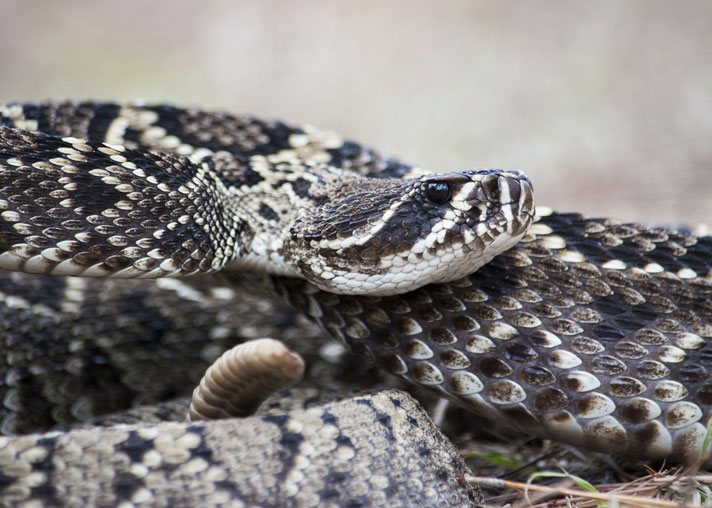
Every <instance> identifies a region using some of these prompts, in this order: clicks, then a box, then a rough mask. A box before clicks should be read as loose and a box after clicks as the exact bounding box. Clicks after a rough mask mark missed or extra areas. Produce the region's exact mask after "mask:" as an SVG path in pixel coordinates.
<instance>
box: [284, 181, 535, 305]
mask: <svg viewBox="0 0 712 508" xmlns="http://www.w3.org/2000/svg"><path fill="white" fill-rule="evenodd" d="M366 182H368V183H365V182H363V181H361V182H359V183H358V184H359V186H360V187H359V188H360V189H361V191H360V194H358V195H357V196H356V197H354V194H352V190H353V189H352V188H351V187H350V185H346V188H345V189H341V190H340V195H339V196H338V197H337V198H336V199H335V200H334V201H332V202H330V203H329V204H328V207H326V209H324V208H320V209H318V210H315V212H314V213H312V214H308V215H306V216H304V217H300V218H299V219H298V220H297V221H296V223H295V224H296V225H295V227H293V228H292V229H291V235H292V237H291V244H289V245H288V246H287V249H286V251H287V252H288V253H289V252H291V253H295V254H292V255H293V257H294V263H295V265H296V266H297V267H298V269H299V270H300V271H301V273H302V274H303V276H304V278H306V279H307V280H309V281H310V282H311V283H313V284H314V285H316V286H317V287H319V288H320V289H322V290H324V291H330V292H334V293H349V294H369V295H380V296H382V295H390V294H399V293H404V292H407V291H411V290H413V289H417V288H419V287H421V286H424V285H426V284H430V283H437V282H449V281H452V280H456V279H459V278H461V277H463V276H465V275H467V274H469V273H472V272H474V271H476V270H477V269H478V268H480V267H481V266H482V265H484V264H485V263H487V262H488V261H490V260H491V259H492V258H493V257H494V256H496V255H498V254H500V253H501V252H503V251H504V250H507V249H509V248H511V247H512V246H514V245H515V244H516V243H517V242H518V241H519V240H520V239H521V237H522V236H523V235H524V233H525V232H526V230H527V228H528V227H529V225H530V224H531V222H532V220H533V216H534V201H533V191H532V187H531V183H530V182H529V179H528V178H527V177H526V176H525V175H524V174H523V173H521V172H518V171H504V170H473V171H464V172H458V173H447V174H441V175H427V176H424V177H421V178H418V179H412V180H373V179H366ZM349 183H350V184H351V183H352V182H349ZM364 188H366V189H367V190H366V191H365V192H364V191H363V189H364ZM335 224H340V225H341V226H334V225H335ZM305 253H306V255H305Z"/></svg>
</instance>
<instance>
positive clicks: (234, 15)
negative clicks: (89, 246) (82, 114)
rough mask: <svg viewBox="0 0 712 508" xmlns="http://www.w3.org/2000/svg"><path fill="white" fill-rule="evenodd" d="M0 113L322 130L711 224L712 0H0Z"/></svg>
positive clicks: (632, 214) (564, 205)
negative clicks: (34, 108) (135, 115)
mask: <svg viewBox="0 0 712 508" xmlns="http://www.w3.org/2000/svg"><path fill="white" fill-rule="evenodd" d="M0 34H2V35H1V38H0V40H1V41H2V42H1V43H0V101H2V102H6V101H27V100H43V99H68V98H70V99H87V98H94V99H104V100H107V99H109V100H131V99H137V98H140V99H145V100H148V101H151V102H170V103H177V104H180V105H194V106H200V107H204V108H209V109H225V110H229V111H232V112H249V113H254V114H257V115H260V116H264V117H272V118H279V119H282V120H285V121H287V122H292V123H303V122H307V123H311V124H314V125H316V126H318V127H321V128H325V129H331V130H335V131H337V132H339V133H341V134H342V135H344V136H346V137H348V138H351V139H354V140H357V141H361V142H363V143H365V144H368V145H371V146H374V147H377V148H380V149H382V150H383V151H385V152H388V153H390V154H393V155H397V156H399V157H400V158H402V159H403V160H405V161H408V162H414V163H418V164H420V165H422V166H424V167H427V168H431V169H433V170H443V171H444V170H454V169H468V168H475V167H505V168H511V169H515V168H518V169H523V170H525V171H526V172H527V173H528V174H529V176H530V177H531V179H532V181H533V183H534V188H535V191H536V193H537V203H538V204H540V205H541V204H546V205H548V206H551V207H554V208H556V209H558V210H561V211H581V212H584V213H586V214H588V215H595V216H615V217H618V218H621V219H625V220H636V221H641V222H646V223H655V224H679V223H690V224H697V223H699V222H708V223H712V3H710V2H708V1H706V0H699V1H695V0H691V1H685V2H670V1H666V0H627V1H626V2H619V1H597V2H585V1H571V2H565V1H558V0H539V1H537V2H526V1H511V0H504V1H497V2H493V1H486V0H477V1H473V0H462V1H455V0H453V1H444V2H433V1H427V0H422V1H417V0H391V1H388V2H384V1H382V0H379V1H376V0H360V1H358V2H356V1H351V2H339V1H329V0H301V1H299V2H288V1H286V0H284V1H260V2H258V1H253V2H246V1H228V0H225V1H219V0H170V1H169V0H154V1H150V2H146V1H143V0H122V1H120V2H119V1H114V2H97V1H93V0H86V1H81V0H65V1H63V2H51V1H33V2H30V1H27V0H2V2H0Z"/></svg>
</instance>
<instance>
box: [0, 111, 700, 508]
mask: <svg viewBox="0 0 712 508" xmlns="http://www.w3.org/2000/svg"><path fill="white" fill-rule="evenodd" d="M0 123H2V124H4V125H6V126H8V127H12V129H3V130H2V131H0V132H2V134H0V138H1V139H2V146H0V204H2V210H3V212H2V213H0V217H1V218H2V219H3V221H4V222H3V223H2V230H1V231H0V247H2V250H3V251H4V252H3V253H2V254H0V266H2V267H3V268H5V269H14V270H24V271H29V272H40V273H54V274H59V275H83V276H101V275H106V274H108V273H110V272H111V273H114V274H116V273H118V274H119V275H123V276H132V277H136V276H139V277H140V276H145V275H148V276H165V275H172V274H179V275H186V274H191V273H196V272H212V271H220V275H221V276H223V277H224V278H225V279H227V280H232V279H234V278H235V277H236V276H237V275H236V274H237V273H238V272H239V271H240V270H245V269H250V270H252V271H254V270H258V269H262V268H263V267H265V266H270V267H271V270H272V273H273V274H274V275H271V276H269V277H268V278H265V280H264V281H263V282H264V283H265V284H266V285H268V286H269V287H270V288H271V289H272V290H273V291H275V292H277V293H278V294H280V295H281V296H283V297H284V298H286V299H287V301H289V302H290V303H291V304H292V306H294V307H295V308H296V309H298V310H300V311H301V312H303V313H304V314H306V315H308V316H310V317H312V318H313V319H314V320H316V321H317V322H318V323H319V324H320V325H322V327H323V328H324V329H326V330H327V331H328V332H329V333H330V334H332V335H333V336H335V337H337V338H338V339H340V340H342V341H344V342H346V343H348V344H349V346H350V347H351V349H352V350H354V351H355V352H356V353H357V354H359V355H361V356H362V357H365V358H367V359H369V360H372V361H376V362H378V363H379V364H381V365H382V366H384V367H385V368H386V369H387V370H389V371H390V372H393V373H396V374H398V375H400V376H402V377H405V378H407V379H409V380H412V381H415V382H417V383H419V384H421V385H425V386H428V387H430V388H432V389H434V390H436V391H438V392H439V393H441V394H442V395H443V396H446V397H449V398H451V399H454V400H455V401H457V402H458V403H461V404H464V405H466V406H467V407H470V408H471V409H474V410H475V411H476V412H477V413H479V414H482V415H485V416H488V417H491V418H494V419H499V420H503V421H505V422H506V423H508V424H510V425H514V426H517V427H520V428H522V429H524V430H526V431H528V432H532V433H534V434H537V435H540V436H544V437H555V438H556V439H559V440H563V441H567V442H570V443H573V444H575V445H578V446H585V447H589V448H593V449H599V450H604V451H612V452H616V453H624V454H631V455H640V456H648V457H664V456H669V455H673V454H674V455H675V456H676V457H677V458H679V459H682V460H686V461H692V460H694V458H696V457H697V456H698V455H699V451H700V448H701V443H702V440H703V437H704V434H705V424H706V422H707V419H708V418H709V416H710V414H709V413H710V406H711V404H712V383H708V382H707V378H708V375H709V374H708V368H709V365H710V362H712V355H710V353H709V350H708V346H707V340H706V339H707V338H708V337H710V336H712V326H711V324H710V317H711V316H712V301H711V299H710V295H711V294H712V282H710V280H709V274H708V272H709V268H708V266H709V259H710V253H712V239H710V238H706V237H703V238H698V237H695V236H694V235H690V234H687V233H684V232H675V231H668V230H664V229H656V228H648V227H644V226H640V225H635V224H622V223H618V222H616V221H612V220H597V219H585V218H583V217H581V216H579V215H577V214H558V213H554V212H550V211H548V210H546V209H543V208H539V209H538V217H537V219H536V223H535V224H533V225H532V226H531V227H530V228H529V230H528V232H526V233H525V229H526V228H527V226H529V223H530V222H531V220H532V214H533V202H532V199H531V192H530V184H529V182H528V180H527V179H526V177H524V176H523V175H521V174H518V173H514V172H508V171H485V172H474V171H468V172H460V173H451V174H447V175H445V176H443V175H440V176H427V175H426V176H422V175H423V174H425V172H424V171H422V170H420V169H419V168H416V167H412V166H409V165H406V164H402V163H400V162H398V161H396V160H395V159H391V158H388V157H384V156H382V155H380V154H379V153H377V152H375V151H373V150H370V149H367V148H364V147H362V146H360V145H358V144H356V143H352V142H348V141H343V140H341V139H340V138H339V137H338V136H336V135H333V134H330V133H323V132H321V131H317V130H315V129H313V128H310V127H303V128H293V127H289V126H286V125H284V124H282V123H279V122H265V121H262V120H258V119H255V118H252V117H246V116H243V117H239V116H232V115H227V114H212V113H205V112H202V111H198V110H184V109H179V108H173V107H170V106H136V105H116V104H98V103H84V104H69V103H63V104H44V105H9V106H6V107H4V108H2V109H0ZM34 131H39V133H34ZM104 142H105V143H106V144H104V145H102V143H104ZM116 145H120V146H116ZM275 175H276V176H275ZM412 175H416V178H415V179H413V180H409V179H406V178H405V177H408V176H412ZM362 176H368V177H369V178H366V179H364V178H363V177H362ZM338 189H344V190H345V192H343V193H341V194H339V191H338ZM275 190H278V191H279V192H275ZM285 196H286V197H285ZM227 198H234V199H227ZM329 198H334V201H333V203H334V204H333V205H332V206H329V203H330V202H329ZM295 199H296V200H297V202H301V201H303V200H307V201H308V202H310V203H311V204H312V205H311V206H314V205H316V204H319V205H324V204H326V210H327V211H328V213H321V212H319V213H315V214H312V215H313V216H309V217H307V216H308V215H309V213H308V211H306V212H305V210H309V209H307V208H299V210H297V213H296V215H294V212H295V210H294V209H293V208H291V209H290V206H291V207H294V205H293V203H294V202H295ZM299 200H301V201H299ZM475 202H476V205H473V203H475ZM290 203H292V205H290ZM423 203H425V204H426V206H423ZM487 203H489V208H488V206H487ZM449 205H453V206H452V207H450V208H448V206H449ZM428 206H432V208H433V210H435V212H434V215H430V216H428V215H427V214H425V215H423V214H422V213H421V212H422V210H423V209H426V210H427V208H428ZM347 207H354V208H347ZM361 210H366V211H368V212H369V213H370V214H371V215H369V214H366V213H360V211H361ZM453 210H461V211H464V212H467V213H469V216H470V217H473V219H471V220H470V219H466V220H464V221H463V220H461V219H460V218H459V217H460V216H459V215H458V216H457V217H456V216H455V214H454V213H453ZM406 211H407V212H408V213H409V214H405V213H404V212H406ZM374 212H375V215H376V222H370V221H371V220H372V217H373V216H374ZM448 213H449V215H448ZM290 214H292V216H293V217H292V220H291V225H290V226H289V228H288V229H289V231H288V234H287V236H286V237H285V236H282V238H287V240H283V241H282V243H280V244H279V245H275V244H274V243H272V240H271V239H273V238H274V237H275V236H276V235H277V234H278V233H280V232H281V233H282V234H284V233H285V231H284V228H283V227H282V226H277V224H281V223H280V222H279V216H280V215H285V216H288V215H290ZM468 221H469V222H468ZM480 221H482V222H480ZM390 223H397V224H399V225H400V226H401V227H404V228H405V229H402V230H401V231H402V232H400V233H399V232H398V231H397V230H391V231H388V232H387V233H386V234H383V236H380V237H379V235H380V234H381V233H382V232H383V231H385V229H384V228H385V226H384V224H390ZM465 224H467V227H470V228H471V229H468V230H465V226H464V225H465ZM460 227H462V228H463V229H462V231H457V229H458V228H460ZM478 227H479V231H478ZM256 230H257V232H256ZM278 230H281V231H278ZM354 232H356V233H359V234H362V235H365V236H363V237H362V239H358V237H354V236H350V234H351V233H354ZM454 232H456V233H457V234H454ZM346 233H349V236H347V235H346ZM416 233H417V234H416ZM290 235H291V236H290ZM418 235H424V236H418ZM428 235H430V236H428ZM466 237H468V238H467V241H465V240H464V239H465V238H466ZM483 238H484V239H485V240H486V242H485V243H487V244H493V245H494V246H495V247H496V248H498V250H496V251H492V252H489V253H487V254H484V255H483V256H482V257H481V259H478V260H477V261H476V262H475V263H471V262H468V263H466V264H465V265H463V266H462V267H461V268H456V269H454V270H453V271H452V272H450V273H447V274H445V275H443V273H441V272H438V273H435V275H432V276H430V278H428V276H426V277H425V278H420V277H418V278H415V277H414V278H411V277H409V276H403V274H404V273H409V272H408V271H406V270H401V271H400V272H398V271H396V273H397V274H399V275H394V276H391V279H392V281H394V282H395V285H396V286H398V285H399V284H401V283H404V281H405V283H406V284H407V285H406V286H400V287H397V288H395V289H394V288H393V287H390V286H389V287H385V289H384V286H382V285H381V282H374V281H376V280H378V281H380V280H382V278H383V272H384V270H385V264H386V263H385V262H383V261H382V260H383V259H384V258H386V259H387V261H388V263H387V264H388V266H389V267H392V266H403V265H404V264H405V261H408V262H409V263H411V264H412V265H413V266H415V265H419V264H421V263H422V266H423V268H427V267H437V268H439V267H440V266H441V265H442V263H429V262H428V261H430V259H435V256H436V255H437V254H436V252H435V251H436V250H437V248H436V247H437V246H438V245H441V246H445V247H447V246H452V245H456V246H458V247H457V248H458V249H460V250H463V249H464V247H463V246H464V245H469V244H471V243H472V242H475V243H479V244H480V245H478V249H480V248H482V247H483V246H484V245H483V244H482V241H483ZM374 239H375V241H374V242H372V243H367V242H368V241H371V240H374ZM517 240H521V241H520V242H519V243H518V244H517V245H516V246H515V247H514V248H510V247H512V245H514V243H516V242H517ZM418 242H420V243H418ZM247 244H253V245H254V246H255V248H254V249H252V250H251V251H250V252H249V253H247V254H245V253H244V252H243V251H242V250H241V246H243V245H247ZM393 245H398V246H399V247H397V248H393V247H392V246H393ZM401 246H402V247H404V248H401ZM309 247H311V248H313V249H315V250H316V251H317V252H307V248H309ZM406 249H407V250H408V251H409V253H407V254H405V255H403V254H400V252H401V251H403V250H406ZM431 249H432V250H431ZM507 249H508V250H507ZM445 250H446V251H447V252H444V254H443V255H444V256H445V258H446V260H447V259H448V258H450V257H456V256H455V254H456V253H455V252H454V251H453V249H452V248H450V250H447V249H445ZM503 251H504V252H503ZM499 252H503V253H501V254H500V255H498V256H497V257H495V258H494V259H491V258H492V257H493V256H494V255H495V254H498V253H499ZM423 253H425V254H424V255H423ZM317 254H323V257H322V258H320V259H321V260H320V261H314V260H315V259H317V258H316V255H317ZM416 255H417V256H420V257H417V256H416ZM423 256H425V257H423ZM344 257H345V258H353V259H360V260H362V262H361V265H360V267H359V270H356V271H358V272H359V273H358V274H357V275H355V276H353V277H351V276H349V275H348V274H349V273H352V272H353V271H352V269H351V268H350V267H347V266H346V265H344V264H343V258H344ZM409 257H410V258H411V259H408V258H409ZM414 257H415V258H416V259H414ZM289 259H291V260H292V261H291V262H288V261H285V260H289ZM324 259H326V260H330V261H324ZM490 259H491V261H490ZM305 260H308V261H305ZM488 261H489V262H488ZM483 263H486V264H484V266H482V265H483ZM409 266H411V265H409ZM476 268H479V269H478V270H477V271H475V272H474V273H472V274H470V275H467V274H468V273H470V272H471V271H472V270H474V269H476ZM436 271H437V270H436ZM324 274H326V276H323V275H324ZM294 275H298V276H299V277H303V278H294V277H290V276H294ZM373 276H378V277H377V278H374V277H373ZM305 279H307V280H305ZM67 280H68V281H72V280H83V279H67ZM434 280H439V281H442V282H439V283H432V284H429V285H426V286H422V284H426V283H428V282H433V281H434ZM334 281H336V283H337V284H336V285H334V284H333V282H334ZM129 282H130V281H127V283H129ZM67 284H75V285H76V286H77V288H76V289H77V291H82V290H84V289H83V288H82V287H81V283H77V282H71V283H67ZM418 286H422V287H418ZM68 287H69V286H66V287H65V288H64V289H63V290H62V291H64V292H65V293H66V292H67V291H66V288H68ZM320 287H321V288H320ZM364 287H366V289H365V290H363V288H364ZM359 288H361V289H359ZM404 290H405V291H407V292H406V293H400V294H394V295H392V294H388V293H392V292H393V291H404ZM334 291H336V292H334ZM69 292H70V293H71V291H69ZM358 292H363V293H369V292H370V293H371V294H364V295H356V294H355V293H358ZM337 293H341V294H337ZM197 296H198V297H199V296H200V295H197ZM70 307H71V306H70ZM13 361H14V359H13ZM12 363H13V362H9V363H8V365H12ZM10 370H12V369H10ZM30 370H31V368H30ZM78 370H81V368H78ZM15 375H16V376H17V377H21V376H19V374H17V373H15ZM6 377H8V376H6ZM9 377H10V378H12V376H9ZM24 377H25V378H27V377H28V376H27V375H25V376H24ZM29 377H31V376H29ZM19 384H20V383H16V384H15V385H12V383H8V391H7V394H8V395H7V396H6V400H7V399H8V398H9V399H11V400H14V401H22V402H16V403H15V404H14V405H11V407H10V409H13V410H15V409H17V408H18V406H19V409H24V410H25V411H26V409H27V407H28V405H26V404H28V403H27V402H25V400H24V399H23V397H22V396H20V395H18V393H20V391H21V390H19V389H18V388H15V386H19ZM11 394H12V395H11ZM13 397H14V398H13ZM393 400H397V399H393ZM369 404H372V403H370V402H369ZM6 405H7V404H6ZM362 405H363V404H362ZM392 405H394V407H396V408H397V407H399V406H401V405H402V403H401V402H397V403H396V402H392ZM379 411H380V410H379ZM22 418H25V419H27V417H26V416H18V412H17V411H14V414H13V415H12V421H14V422H15V424H14V425H15V428H14V429H13V428H12V426H11V425H8V424H6V425H5V428H6V430H21V429H23V430H24V429H28V427H26V426H23V425H20V424H18V422H20V421H22ZM389 418H391V417H390V416H389ZM58 419H60V420H61V418H58ZM412 425H414V424H412V423H411V426H412ZM417 426H422V424H421V423H418V425H417ZM180 429H181V430H178V431H173V432H178V433H181V432H182V433H185V432H186V428H185V427H180ZM121 432H123V434H122V435H123V436H125V435H126V434H125V431H121ZM132 432H139V431H138V430H136V431H132ZM142 432H144V433H147V434H146V435H148V434H150V435H152V436H154V437H152V438H151V439H154V438H155V436H157V435H158V434H155V433H154V431H150V432H149V431H142ZM156 432H158V431H156ZM154 434H155V435H154ZM68 436H71V434H69V435H68ZM18 439H25V438H18ZM26 439H34V438H26ZM52 439H54V438H52ZM62 439H64V437H62ZM78 439H79V438H78ZM28 442H36V441H28ZM13 443H14V442H13V441H11V440H10V441H5V442H4V445H5V449H11V448H12V447H13V446H15V445H13ZM25 446H30V445H25ZM196 446H198V445H196ZM16 450H17V449H16ZM110 452H111V450H109V454H108V457H109V458H110V457H111V453H110ZM38 453H39V452H38ZM40 455H42V453H40ZM116 456H118V454H117V455H116ZM12 457H15V458H17V454H16V455H13V456H12ZM43 460H44V459H43ZM453 464H455V463H453ZM453 467H454V468H455V470H457V469H458V468H459V467H460V466H458V465H456V464H455V465H454V466H453ZM15 476H18V475H15ZM15 476H13V475H10V477H13V478H14V477H15ZM19 476H21V478H25V476H23V475H19ZM44 480H47V478H44ZM441 480H442V478H441ZM35 481H37V482H38V484H40V485H42V482H41V481H39V480H35ZM12 483H13V482H9V484H12ZM142 488H145V487H142ZM129 490H130V492H131V493H132V494H135V492H138V491H140V488H139V487H136V486H135V485H133V484H132V488H131V489H129ZM456 490H457V489H456ZM22 492H23V493H24V494H26V497H27V498H28V499H31V498H32V497H33V496H34V495H35V494H34V493H33V492H32V490H31V489H29V490H27V491H26V492H25V491H24V490H23V491H22ZM141 492H143V491H141ZM149 492H150V489H149ZM300 492H302V493H304V492H306V491H305V490H303V491H300ZM461 494H462V493H461ZM143 495H146V494H143ZM463 495H465V494H463ZM468 496H469V497H468ZM473 496H474V494H473V493H472V491H469V493H467V494H466V495H465V498H468V499H469V500H470V501H472V500H473V499H474V497H473ZM20 497H21V496H20ZM238 497H239V496H238ZM317 498H318V496H317ZM112 499H113V498H112ZM128 499H130V496H129V497H128ZM151 499H153V500H154V501H155V500H156V498H155V497H153V498H151ZM463 499H464V498H463ZM470 501H461V502H470Z"/></svg>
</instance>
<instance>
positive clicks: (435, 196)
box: [425, 182, 452, 205]
mask: <svg viewBox="0 0 712 508" xmlns="http://www.w3.org/2000/svg"><path fill="white" fill-rule="evenodd" d="M451 194H452V189H451V188H450V184H449V183H447V182H427V183H426V184H425V198H426V199H427V200H428V201H432V202H433V203H435V204H436V205H442V204H443V203H447V201H448V200H449V199H450V196H451Z"/></svg>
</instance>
